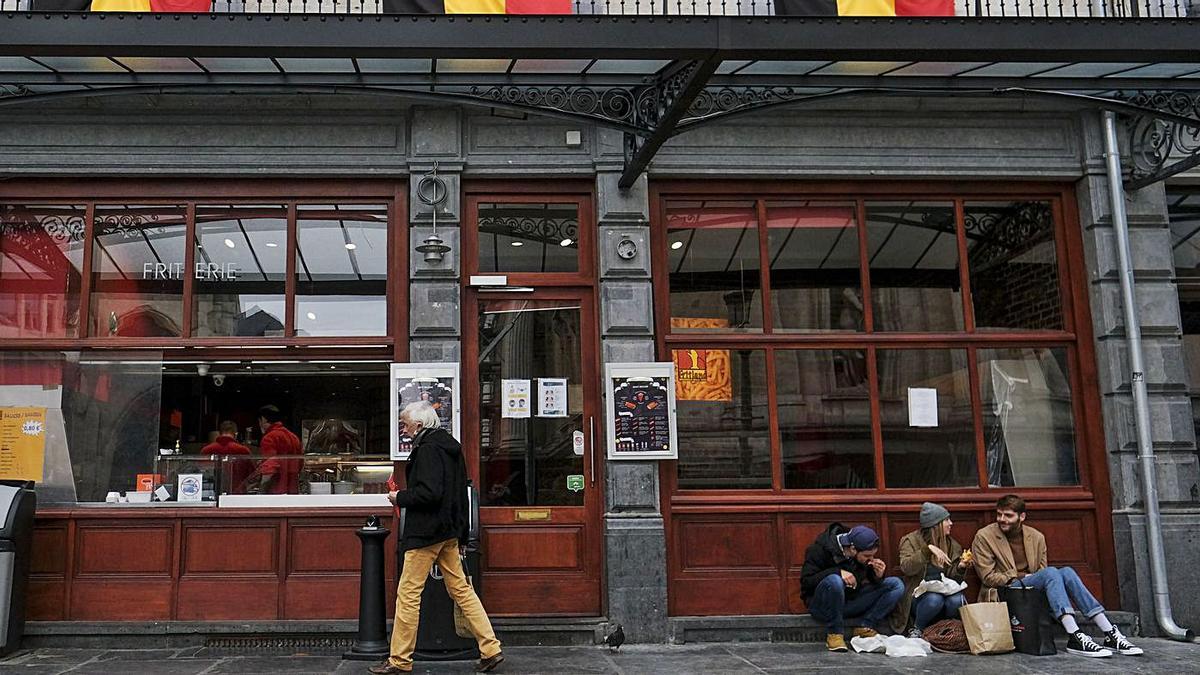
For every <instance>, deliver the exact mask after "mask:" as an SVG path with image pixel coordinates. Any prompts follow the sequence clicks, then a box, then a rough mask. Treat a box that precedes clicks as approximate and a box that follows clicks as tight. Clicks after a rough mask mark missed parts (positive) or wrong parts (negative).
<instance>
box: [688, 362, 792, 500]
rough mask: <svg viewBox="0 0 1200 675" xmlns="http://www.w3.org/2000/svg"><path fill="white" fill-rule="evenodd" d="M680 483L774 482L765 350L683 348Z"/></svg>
mask: <svg viewBox="0 0 1200 675" xmlns="http://www.w3.org/2000/svg"><path fill="white" fill-rule="evenodd" d="M671 354H672V360H673V361H674V362H675V379H676V389H675V400H676V409H677V411H678V425H679V431H678V435H679V461H678V462H677V466H678V471H679V474H678V476H679V479H678V485H679V487H680V488H681V489H684V490H703V489H740V488H770V487H771V438H770V430H769V424H768V413H767V372H766V358H765V356H764V354H763V352H762V351H761V350H741V349H739V350H725V349H677V350H674V351H673V352H672V353H671Z"/></svg>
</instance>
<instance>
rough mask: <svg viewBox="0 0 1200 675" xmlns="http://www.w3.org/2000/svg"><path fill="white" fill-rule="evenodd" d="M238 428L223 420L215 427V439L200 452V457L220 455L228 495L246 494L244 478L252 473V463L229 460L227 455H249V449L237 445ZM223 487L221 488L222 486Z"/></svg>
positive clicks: (242, 460)
mask: <svg viewBox="0 0 1200 675" xmlns="http://www.w3.org/2000/svg"><path fill="white" fill-rule="evenodd" d="M237 432H238V427H237V424H235V423H234V422H233V421H232V420H225V421H224V422H221V424H220V426H218V427H217V439H216V440H215V441H213V442H212V443H209V444H208V445H206V446H204V448H203V449H202V450H200V454H202V455H222V458H221V459H222V461H223V462H224V463H225V464H224V467H225V472H226V473H228V475H229V482H228V483H226V485H228V486H229V494H233V495H240V494H245V493H246V486H245V485H243V483H245V482H246V478H247V477H249V476H250V474H251V473H253V472H254V462H251V461H250V460H249V459H240V458H230V457H228V455H249V454H250V448H247V447H246V446H244V445H242V444H241V443H238V441H237ZM222 487H223V486H222Z"/></svg>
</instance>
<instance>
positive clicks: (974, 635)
mask: <svg viewBox="0 0 1200 675" xmlns="http://www.w3.org/2000/svg"><path fill="white" fill-rule="evenodd" d="M958 613H959V616H960V617H961V618H962V622H963V629H964V630H965V631H966V633H967V644H969V645H970V646H971V653H972V654H1003V653H1004V652H1011V651H1012V650H1013V649H1015V647H1014V646H1013V638H1012V629H1011V628H1009V625H1008V605H1007V604H1005V603H1003V602H978V603H975V604H973V605H963V607H962V609H960V610H959V611H958Z"/></svg>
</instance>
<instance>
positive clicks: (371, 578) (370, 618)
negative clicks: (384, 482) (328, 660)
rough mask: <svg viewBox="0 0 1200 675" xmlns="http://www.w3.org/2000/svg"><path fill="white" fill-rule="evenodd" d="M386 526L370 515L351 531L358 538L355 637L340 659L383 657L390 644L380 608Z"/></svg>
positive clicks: (382, 604)
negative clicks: (356, 625)
mask: <svg viewBox="0 0 1200 675" xmlns="http://www.w3.org/2000/svg"><path fill="white" fill-rule="evenodd" d="M388 532H389V530H388V529H387V528H386V527H380V526H379V519H378V517H376V516H371V517H370V518H368V519H367V524H366V525H365V526H363V528H362V529H360V530H356V531H355V532H354V534H356V535H358V538H359V539H360V540H362V571H361V572H360V576H359V586H358V637H357V638H355V640H354V646H352V647H350V651H348V652H346V653H345V654H343V655H342V658H343V659H348V660H354V661H373V660H379V659H381V658H387V657H388V654H389V652H390V651H391V645H390V644H389V643H388V639H387V617H386V616H385V612H384V608H385V602H386V600H387V596H386V595H384V590H383V589H384V584H383V542H384V541H385V540H386V539H387V536H388Z"/></svg>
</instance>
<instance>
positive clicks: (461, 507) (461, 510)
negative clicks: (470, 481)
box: [396, 429, 467, 551]
mask: <svg viewBox="0 0 1200 675" xmlns="http://www.w3.org/2000/svg"><path fill="white" fill-rule="evenodd" d="M404 476H405V485H407V486H408V488H407V489H405V490H400V491H398V492H397V493H396V506H399V507H400V508H402V509H405V512H404V532H402V533H401V536H400V550H401V551H408V550H410V549H414V548H422V547H424V546H430V545H432V544H437V543H440V542H443V541H446V540H447V539H458V540H459V542H460V543H462V542H465V541H466V538H467V467H466V463H465V462H464V460H463V454H462V445H460V444H459V442H458V441H456V440H454V437H453V436H451V435H450V434H449V432H447V431H446V430H444V429H429V430H422V431H420V432H418V433H417V438H416V439H415V443H414V447H413V451H412V454H411V455H409V457H408V463H407V464H405V466H404Z"/></svg>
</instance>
